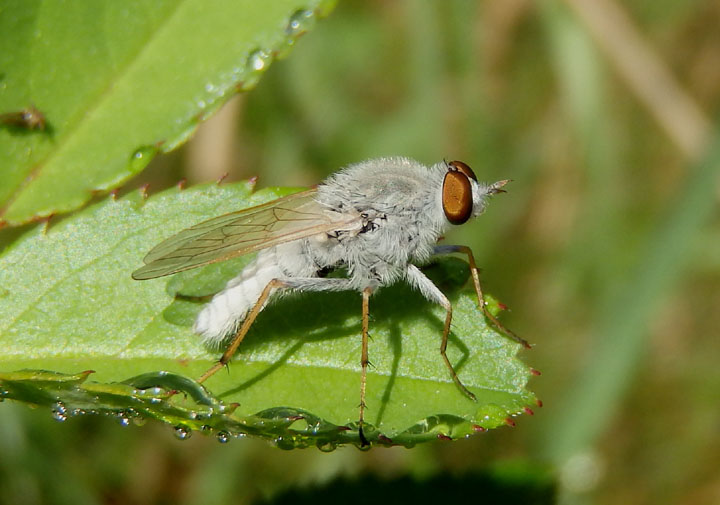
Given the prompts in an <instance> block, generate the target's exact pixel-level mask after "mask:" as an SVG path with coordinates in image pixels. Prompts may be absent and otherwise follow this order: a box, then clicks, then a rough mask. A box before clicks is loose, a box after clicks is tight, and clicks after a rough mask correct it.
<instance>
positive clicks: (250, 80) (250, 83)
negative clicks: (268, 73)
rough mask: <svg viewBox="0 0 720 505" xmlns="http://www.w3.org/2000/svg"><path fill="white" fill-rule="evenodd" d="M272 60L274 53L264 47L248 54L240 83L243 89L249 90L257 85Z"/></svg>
mask: <svg viewBox="0 0 720 505" xmlns="http://www.w3.org/2000/svg"><path fill="white" fill-rule="evenodd" d="M271 62H272V54H271V53H270V52H269V51H266V50H264V49H257V50H255V51H253V52H251V53H250V54H249V55H248V58H247V62H246V64H245V66H246V70H245V72H244V75H243V78H242V84H241V85H240V90H241V91H247V90H250V89H252V88H254V87H255V85H256V84H257V83H258V81H259V80H260V76H261V75H262V73H263V72H265V70H267V68H268V66H270V63H271Z"/></svg>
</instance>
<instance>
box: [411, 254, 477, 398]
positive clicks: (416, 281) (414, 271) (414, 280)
mask: <svg viewBox="0 0 720 505" xmlns="http://www.w3.org/2000/svg"><path fill="white" fill-rule="evenodd" d="M406 278H407V281H408V282H409V283H410V284H412V285H413V286H415V287H416V288H418V289H419V290H420V292H421V293H422V294H423V296H425V298H427V299H428V300H430V301H432V302H435V303H437V304H439V305H442V307H443V308H444V309H445V326H444V327H443V335H442V343H441V344H440V355H441V356H442V358H443V361H444V362H445V366H447V368H448V370H449V371H450V376H451V377H452V380H453V382H455V384H456V385H457V387H458V388H460V391H462V392H463V394H465V396H467V397H468V398H470V399H471V400H473V401H477V398H476V397H475V395H474V394H473V393H472V392H471V391H470V390H469V389H468V388H466V387H465V385H464V384H463V383H462V382H461V381H460V378H459V377H458V375H457V372H455V368H453V366H452V363H450V360H449V359H448V357H447V353H446V350H447V343H448V336H449V335H450V324H451V323H452V305H451V304H450V300H448V299H447V297H446V296H445V295H444V294H443V293H442V291H440V289H438V287H437V286H436V285H435V284H433V282H432V281H431V280H430V279H428V278H427V277H426V276H425V274H423V273H422V272H421V271H420V269H419V268H418V267H416V266H415V265H412V264H411V265H408V268H407V271H406Z"/></svg>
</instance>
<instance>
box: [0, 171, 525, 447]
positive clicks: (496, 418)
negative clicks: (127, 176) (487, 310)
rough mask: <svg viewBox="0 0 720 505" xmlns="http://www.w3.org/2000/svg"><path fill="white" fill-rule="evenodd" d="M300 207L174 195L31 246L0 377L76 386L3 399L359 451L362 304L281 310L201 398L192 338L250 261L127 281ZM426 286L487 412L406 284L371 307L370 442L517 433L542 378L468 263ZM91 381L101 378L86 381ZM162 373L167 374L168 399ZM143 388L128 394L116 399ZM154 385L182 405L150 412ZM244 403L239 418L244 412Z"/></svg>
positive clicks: (10, 260) (319, 300) (0, 339)
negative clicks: (265, 208)
mask: <svg viewBox="0 0 720 505" xmlns="http://www.w3.org/2000/svg"><path fill="white" fill-rule="evenodd" d="M291 191H293V190H288V189H285V190H262V191H259V192H257V193H254V194H253V193H252V187H251V185H250V184H249V183H245V184H232V185H203V186H196V187H193V188H191V189H187V190H179V189H175V188H174V189H170V190H167V191H165V192H162V193H159V194H157V195H155V196H153V197H152V198H150V199H148V200H147V201H145V200H144V199H143V197H142V195H141V194H140V193H139V192H136V193H132V194H130V195H127V196H126V197H124V198H122V199H119V200H112V199H109V200H107V201H104V202H101V203H98V204H96V205H94V206H92V207H89V208H87V209H85V210H83V211H81V212H79V213H77V214H75V215H73V216H72V217H68V218H66V219H64V220H61V221H60V222H59V223H56V224H53V225H52V226H50V227H49V229H46V228H45V227H43V226H39V227H37V228H36V229H34V230H33V231H31V232H28V233H27V234H26V235H24V236H23V237H21V238H20V239H19V240H17V241H16V242H15V243H14V244H13V245H12V246H10V247H9V248H8V249H7V250H6V251H5V253H4V254H3V256H2V257H0V287H1V288H0V289H1V291H0V297H1V300H2V303H1V304H0V370H5V371H7V372H8V373H9V372H12V371H15V370H20V369H25V368H29V369H45V370H53V371H55V372H62V373H64V374H70V375H71V377H70V378H69V379H67V378H64V379H62V380H60V381H55V382H53V384H54V386H53V388H54V389H52V390H51V391H48V388H47V380H44V379H43V380H44V382H43V381H40V383H41V384H40V386H37V384H36V382H37V381H36V379H34V378H33V377H37V376H42V377H45V376H44V375H42V374H40V373H39V372H23V373H25V374H26V375H22V374H21V377H20V378H18V376H16V375H13V374H12V373H10V374H9V375H8V374H4V375H2V376H0V383H1V384H2V389H4V390H5V391H6V392H7V394H6V397H9V398H16V399H21V400H24V401H28V402H31V403H39V404H45V405H54V404H56V403H58V402H60V403H61V404H63V405H64V406H63V409H65V410H66V411H69V412H72V411H74V410H78V411H81V412H86V411H88V410H92V411H99V412H105V413H113V414H114V415H118V416H120V417H123V416H125V415H126V414H127V413H128V412H131V416H132V417H140V418H146V417H152V418H156V419H161V420H163V421H166V422H170V423H173V424H181V425H182V426H183V428H182V429H181V432H182V431H183V430H195V429H201V428H202V427H206V429H211V430H217V431H222V432H223V433H225V432H227V433H230V434H240V433H254V434H257V435H260V436H265V437H268V438H273V439H274V440H279V443H281V445H284V446H302V445H307V444H308V443H316V442H317V443H321V444H326V443H332V444H336V443H343V442H349V441H354V440H357V432H356V431H351V430H347V429H344V428H340V427H343V426H352V425H353V423H355V422H356V421H357V417H358V404H359V401H360V396H359V386H360V345H361V342H360V310H361V297H360V295H359V294H358V293H354V292H347V293H314V294H296V295H293V296H286V297H283V298H281V299H279V300H276V301H275V302H274V303H273V304H271V305H270V306H268V307H267V308H266V309H265V310H264V311H263V312H262V313H261V315H260V317H259V318H258V320H257V322H256V323H255V325H254V326H253V328H252V329H251V331H250V332H249V334H248V336H247V338H246V339H245V341H244V342H243V344H242V346H241V347H240V352H239V354H238V355H237V356H236V358H235V360H234V361H233V362H232V363H231V365H230V367H229V370H228V371H227V372H225V371H220V372H218V373H217V374H215V375H214V376H212V377H211V378H210V379H208V380H207V381H206V382H205V384H204V387H206V388H207V390H205V389H204V388H203V387H201V386H199V385H197V384H196V383H194V382H193V381H188V380H187V378H196V377H199V376H200V375H201V374H202V373H203V372H204V371H205V370H206V369H208V368H209V367H210V366H211V365H212V364H213V363H214V362H215V360H216V359H217V358H218V354H217V353H216V352H212V351H209V350H207V349H205V348H203V346H202V345H201V344H200V340H199V339H198V338H197V337H196V336H195V335H194V334H193V332H192V330H191V328H190V326H191V324H192V321H193V318H194V315H195V314H196V313H197V311H198V310H199V308H200V307H201V303H202V301H201V300H200V299H198V297H202V296H205V295H207V294H209V293H212V292H213V291H215V290H217V289H218V288H219V287H221V286H222V285H223V283H224V282H225V280H227V279H228V278H229V277H232V276H234V275H236V274H237V272H238V271H239V270H240V269H241V268H242V266H243V265H244V264H245V263H246V262H247V261H249V260H250V259H251V258H250V257H241V258H237V259H235V260H232V261H228V262H224V263H219V264H214V265H209V266H208V267H204V268H201V269H196V270H191V271H188V272H183V273H181V274H178V275H176V276H172V277H166V278H159V279H153V280H149V281H142V282H140V281H134V280H132V279H131V277H130V273H131V272H132V271H133V270H134V269H135V268H137V267H138V266H140V265H141V264H142V263H141V260H142V257H143V256H144V254H145V252H146V251H147V250H149V249H150V248H151V247H152V246H154V245H155V244H156V243H158V242H159V241H161V240H162V239H164V238H167V237H168V236H170V235H172V234H174V233H176V232H178V231H180V230H181V229H184V228H186V227H188V226H190V225H192V224H195V223H197V222H199V221H202V220H204V219H207V218H209V217H213V216H216V215H220V214H222V213H226V212H230V211H233V210H238V209H240V208H244V207H247V206H252V205H257V204H260V203H263V202H265V201H269V200H272V199H275V198H277V197H279V196H282V195H284V194H288V193H289V192H291ZM426 272H427V273H428V275H430V276H431V278H433V279H434V281H435V282H436V283H437V284H438V286H439V287H440V288H441V289H443V291H444V292H446V293H447V294H448V296H449V298H450V299H451V301H453V304H454V307H455V312H454V320H453V332H452V334H451V338H450V343H449V346H448V355H449V357H450V360H451V361H452V362H453V364H454V365H455V367H456V369H457V371H458V373H459V376H460V378H461V380H462V381H463V382H464V384H465V385H466V386H467V387H468V388H469V389H470V390H471V391H473V392H474V393H475V394H476V395H477V398H478V401H477V402H473V401H471V400H469V399H468V398H467V397H466V396H464V395H463V394H462V393H461V392H460V390H459V389H458V388H457V386H456V385H455V384H454V383H453V382H452V380H451V378H450V375H449V373H448V370H447V369H446V367H445V365H444V363H443V361H442V359H441V357H440V354H439V352H438V348H439V344H440V336H441V334H442V327H443V321H444V312H443V310H442V309H441V308H439V307H436V306H434V305H432V304H430V303H428V302H426V301H425V300H424V299H423V298H422V297H421V296H420V295H419V294H418V293H416V292H413V291H412V290H411V289H410V288H409V287H407V286H406V285H404V284H398V285H394V286H391V287H388V288H385V289H383V290H381V291H380V292H379V293H378V294H377V295H376V296H373V298H372V299H371V301H370V311H371V316H372V320H371V329H370V332H371V336H372V339H371V341H370V360H371V362H372V363H373V366H372V367H370V368H369V371H368V384H367V405H368V410H367V411H366V420H367V421H368V423H369V424H370V426H368V428H367V435H368V438H370V439H371V440H374V441H381V442H384V443H391V442H389V441H388V438H389V439H392V442H393V443H403V444H408V445H410V444H413V443H415V442H418V441H422V440H428V439H432V438H435V437H437V436H450V437H452V438H458V437H463V436H466V435H470V434H472V433H474V432H477V431H483V430H484V429H490V428H495V427H497V426H501V425H504V424H506V423H509V418H510V417H511V416H514V415H517V414H520V413H522V412H523V411H526V412H527V410H526V408H527V407H528V406H529V405H534V404H535V403H536V399H535V396H534V395H533V393H531V392H529V391H528V390H526V389H525V386H526V383H527V381H528V378H529V376H530V375H531V373H532V370H531V369H530V368H529V367H527V366H526V365H525V364H523V363H522V362H520V361H519V360H518V359H517V357H516V354H517V352H518V350H519V348H520V345H519V344H517V343H516V342H514V341H511V340H509V339H508V338H506V337H504V336H502V335H500V334H498V333H497V332H496V331H494V330H493V329H491V328H489V327H488V326H487V324H486V322H485V319H484V317H483V316H482V313H481V312H480V311H479V310H478V308H477V305H476V303H477V302H476V300H475V298H474V293H472V292H470V291H467V290H466V289H464V288H463V286H464V285H466V284H467V279H468V269H467V265H466V264H465V262H463V261H461V260H459V259H454V258H448V259H445V260H444V261H440V262H438V263H436V264H434V265H431V266H430V267H429V268H427V269H426ZM497 307H498V306H497V303H495V304H494V310H497ZM83 370H94V371H95V373H94V374H93V375H92V376H91V378H90V380H86V381H80V380H78V377H80V376H78V375H77V374H78V373H79V372H80V371H83ZM161 370H162V371H166V372H170V373H171V374H172V375H170V377H173V379H172V380H171V381H170V383H168V382H167V379H162V377H167V374H160V373H159V372H158V371H161ZM28 374H29V375H28ZM38 374H39V375H38ZM143 374H145V375H144V378H143V379H142V380H139V379H137V378H136V379H133V380H131V381H130V382H131V386H123V387H124V388H125V389H123V390H121V391H119V390H118V388H119V386H117V385H113V383H114V382H120V381H125V380H126V379H128V378H132V377H135V376H143ZM147 374H150V375H147ZM175 374H177V375H175ZM148 377H149V379H148ZM82 379H85V377H84V376H83V377H82ZM3 381H4V382H3ZM138 381H140V382H138ZM17 384H20V386H18V385H17ZM58 384H60V385H58ZM152 385H157V386H160V387H162V388H165V390H166V392H167V390H173V389H175V390H180V391H183V392H185V393H186V394H185V395H180V394H177V395H172V396H169V397H168V395H167V394H161V393H159V392H155V393H152V395H154V396H153V398H156V400H157V401H156V402H155V403H152V402H148V401H144V400H143V399H144V398H145V399H146V397H147V394H146V393H144V392H142V389H143V388H146V387H149V386H152ZM18 388H19V389H18ZM33 388H36V389H37V388H39V390H41V391H43V390H44V391H45V392H46V393H47V394H46V395H45V396H42V395H41V397H42V398H44V400H43V401H40V400H38V399H37V398H36V395H35V396H34V395H33V394H29V393H28V391H30V390H32V389H33ZM88 388H89V389H88ZM103 388H105V389H107V388H110V389H112V390H113V391H114V393H113V394H114V396H113V397H112V398H113V400H112V401H110V402H108V401H106V400H105V399H104V397H102V396H100V395H99V394H98V393H97V390H98V389H101V390H105V389H103ZM120 389H122V388H120ZM18 390H19V391H20V393H17V391H18ZM23 392H24V393H23ZM93 403H94V405H93ZM141 403H142V405H140V404H141ZM233 403H238V404H239V406H237V408H236V409H235V410H232V408H230V405H231V404H233ZM178 409H179V410H178ZM208 409H209V411H208ZM168 410H170V411H172V415H171V414H168V412H167V411H168ZM198 415H199V416H200V417H201V418H202V419H198ZM258 423H259V424H258ZM298 423H300V424H302V427H298ZM258 426H260V428H258ZM262 426H267V427H272V430H271V429H269V428H268V429H267V430H263V429H262ZM328 433H329V434H330V435H328Z"/></svg>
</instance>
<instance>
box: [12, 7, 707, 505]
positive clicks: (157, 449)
mask: <svg viewBox="0 0 720 505" xmlns="http://www.w3.org/2000/svg"><path fill="white" fill-rule="evenodd" d="M719 63H720V4H718V3H717V2H713V1H709V0H691V1H685V2H673V1H668V0H657V1H654V2H646V1H640V0H630V1H625V2H622V3H620V2H617V1H611V0H594V1H593V0H566V1H564V2H559V1H550V0H547V1H532V0H505V1H502V2H498V1H484V2H472V1H470V0H452V1H451V0H436V1H417V0H416V1H410V0H405V1H392V2H382V1H362V0H343V1H341V2H340V3H339V4H338V6H337V8H336V9H335V11H334V12H333V13H332V14H331V15H330V17H329V18H327V19H326V20H324V21H322V22H320V23H319V24H318V26H317V27H316V28H315V29H314V30H312V31H311V32H310V33H309V34H308V35H306V36H305V37H304V38H303V39H302V41H301V42H300V43H299V44H298V47H297V48H296V49H295V50H294V51H293V53H292V54H291V55H290V57H289V58H288V59H287V60H285V61H280V62H276V63H274V64H273V65H272V66H271V68H270V69H269V71H268V72H267V74H266V75H265V76H264V78H263V79H262V80H261V82H260V84H259V85H258V86H257V88H256V89H254V90H253V91H251V92H250V93H247V94H244V95H240V96H237V97H235V98H233V99H232V100H231V101H230V102H229V103H228V104H226V105H225V106H224V108H223V109H222V110H220V112H219V113H218V114H217V115H215V116H214V117H213V118H212V119H211V120H209V121H208V122H206V123H204V124H203V125H202V126H201V128H200V129H199V130H198V132H197V133H196V135H195V136H194V138H193V139H192V140H191V141H190V142H189V143H187V144H186V145H184V146H183V147H182V148H180V149H179V150H177V151H174V152H172V153H170V154H168V155H164V156H161V157H159V158H157V159H155V160H154V161H153V163H152V164H151V166H150V167H148V169H147V170H146V171H145V172H144V173H143V174H142V175H140V176H139V177H137V178H136V179H134V180H133V181H131V182H130V183H129V184H128V185H127V186H126V188H128V189H131V188H137V187H138V186H140V185H142V184H145V183H148V182H149V183H150V184H151V186H150V188H151V190H159V189H162V188H164V187H167V186H170V185H173V184H175V183H177V181H178V180H179V179H181V178H187V179H188V181H189V183H194V182H199V181H207V180H213V179H217V178H218V177H220V176H221V175H222V174H223V173H228V174H229V176H228V177H229V178H230V179H231V180H240V179H245V178H248V177H251V176H256V175H257V176H258V177H259V183H258V184H259V186H260V187H264V186H297V185H310V184H314V183H317V182H319V181H320V180H322V179H323V178H324V177H325V176H326V175H327V174H329V173H331V172H333V171H334V170H336V169H337V168H339V167H341V166H343V165H345V164H348V163H352V162H356V161H359V160H362V159H366V158H369V157H376V156H388V155H404V156H410V157H414V158H416V159H418V160H420V161H422V162H425V163H433V162H435V161H438V160H440V159H442V158H443V157H444V158H447V159H461V160H464V161H466V162H467V163H468V164H470V165H471V166H472V167H473V168H474V169H475V172H476V173H477V174H478V176H479V178H480V179H483V180H486V181H495V180H498V179H506V178H510V179H513V181H514V182H513V183H512V184H511V185H509V186H508V191H509V192H508V194H507V195H504V196H502V197H499V198H497V199H495V200H493V202H492V205H491V206H490V207H489V209H488V211H487V213H486V214H485V215H484V216H483V217H482V218H480V219H479V220H477V221H476V222H474V223H473V224H471V225H468V226H465V227H462V228H461V229H458V230H457V231H456V232H453V234H452V236H449V237H448V241H451V242H454V243H464V244H467V245H470V246H471V247H472V248H473V250H474V251H475V255H476V258H477V260H478V263H479V265H481V266H482V268H483V276H484V281H485V289H486V290H487V291H488V292H490V293H493V294H494V295H495V296H497V297H498V298H499V299H500V300H502V301H503V302H504V303H506V304H507V305H509V306H510V307H511V309H512V310H511V311H510V312H506V313H505V314H504V316H503V321H504V322H505V323H506V324H507V325H508V326H509V327H510V328H513V329H514V330H515V331H516V332H517V333H518V334H520V335H522V336H524V337H525V338H527V339H529V340H530V341H531V342H533V343H535V348H534V349H533V350H531V351H526V352H524V356H523V359H524V360H525V361H527V362H528V363H530V364H531V365H532V366H534V367H535V368H537V369H539V370H540V371H542V373H543V375H542V376H541V377H539V378H537V379H535V380H533V381H532V382H531V384H530V388H531V389H532V390H534V391H536V392H537V393H538V396H539V397H540V398H542V400H543V402H544V405H545V406H544V407H543V408H542V409H537V411H536V415H535V416H534V417H532V418H531V417H527V416H526V417H522V418H520V419H518V426H517V427H516V428H514V429H510V428H507V429H499V430H494V431H493V432H490V433H487V434H484V435H482V436H477V437H475V438H473V439H471V440H468V441H462V442H454V443H436V444H430V445H426V446H422V447H417V448H415V449H412V450H408V449H403V448H392V449H374V450H372V451H369V452H361V451H358V450H357V449H355V448H353V447H346V448H342V449H338V450H337V451H335V452H333V453H329V454H325V453H320V452H319V451H315V450H305V451H294V452H282V451H280V450H278V449H275V448H273V447H271V446H269V445H267V444H265V443H262V442H258V441H253V440H233V441H232V442H231V443H230V444H227V445H221V444H218V443H217V441H216V440H215V439H214V438H210V437H203V436H199V435H195V436H194V437H192V438H191V439H189V440H187V441H183V442H180V441H178V440H175V439H174V438H173V436H172V434H171V430H170V429H168V428H166V427H161V426H156V425H153V424H152V423H148V424H147V425H145V426H142V427H136V426H133V427H129V428H121V427H119V426H118V425H117V423H115V422H114V421H112V420H109V419H94V418H77V419H70V420H68V421H67V422H65V423H62V424H60V423H57V422H54V421H53V420H52V419H51V417H50V414H49V413H48V412H47V411H31V410H29V409H28V408H27V407H25V406H21V405H11V404H4V405H2V407H1V408H0V502H3V503H16V504H19V503H28V504H30V503H44V502H56V503H131V504H135V503H137V504H145V503H208V504H209V503H228V502H239V503H257V502H259V501H263V500H273V499H276V500H279V501H289V500H290V499H292V501H293V502H295V503H297V502H298V501H302V497H301V493H303V492H305V493H310V492H312V490H315V491H316V492H317V493H318V494H317V495H315V497H314V498H313V501H316V502H317V501H324V500H323V497H324V498H325V499H327V500H333V501H339V500H351V499H358V498H359V499H365V500H367V501H376V500H379V499H380V498H379V497H382V496H385V497H387V498H388V499H389V498H393V499H394V500H398V499H400V498H398V497H396V496H395V495H392V494H390V493H389V492H388V494H384V495H383V494H378V493H376V492H375V491H377V490H378V489H385V488H383V486H388V489H391V488H393V483H395V489H396V490H397V489H412V488H413V486H415V488H414V489H415V491H414V492H412V491H407V493H406V494H401V495H399V496H400V497H405V498H407V499H412V500H413V501H430V500H431V499H432V500H435V501H437V500H443V499H444V500H450V501H453V497H454V496H455V495H454V494H453V493H452V491H449V490H447V489H446V487H447V485H448V483H450V484H451V486H450V489H467V490H468V493H471V494H470V495H469V496H468V498H467V499H471V500H473V501H479V502H483V497H484V498H485V501H486V502H493V499H492V497H493V495H492V494H488V491H487V490H488V489H489V487H488V485H487V483H486V480H487V479H490V478H492V479H494V480H493V482H495V483H496V484H497V482H520V483H521V484H522V485H523V486H525V487H526V488H527V489H537V490H539V491H538V492H536V493H533V492H529V493H530V495H529V496H533V497H534V498H533V499H535V500H537V501H538V502H540V503H547V501H543V499H544V498H542V497H546V496H548V495H549V494H550V493H551V491H549V490H551V488H552V486H557V494H558V500H559V501H561V502H563V503H598V504H611V503H653V504H665V503H667V504H670V503H674V504H675V503H693V504H695V503H708V504H709V503H720V472H719V471H718V470H719V469H720V411H719V409H718V391H720V367H718V366H717V361H718V357H719V356H720V353H719V352H718V351H720V340H718V338H717V337H718V328H720V314H719V313H718V311H717V310H716V307H718V306H719V305H720V289H718V288H720V233H719V232H720V218H719V215H718V206H717V202H718V197H719V196H720V191H719V187H720V186H718V177H717V174H718V167H720V162H719V160H720V155H718V151H720V149H719V148H718V142H717V140H713V134H712V130H713V129H714V126H713V123H717V119H716V118H717V112H718V109H719V106H720V64H719ZM148 245H149V246H150V245H152V244H148ZM406 338H411V336H406ZM360 478H364V479H368V480H366V481H359V482H365V485H361V486H358V485H357V483H358V481H356V480H354V479H360ZM336 479H344V480H341V481H339V482H341V483H344V484H343V486H344V487H343V486H338V484H337V482H338V481H336ZM332 482H335V484H331V483H332ZM413 483H414V484H413ZM428 483H435V484H437V485H434V484H433V485H429V484H428ZM441 483H445V487H443V485H442V484H441ZM324 486H328V487H327V488H324ZM423 486H424V487H423ZM510 487H512V486H510ZM323 489H324V490H325V491H323ZM338 489H344V490H345V491H344V493H345V494H344V495H343V491H338ZM373 489H374V490H375V491H371V490H373ZM349 490H351V491H349ZM418 490H421V491H422V490H424V491H422V492H418ZM431 490H436V491H438V490H444V491H443V492H442V493H439V494H440V497H437V498H436V496H435V495H434V494H433V493H432V492H431ZM348 492H350V493H351V496H348ZM288 493H289V494H288ZM293 493H294V494H293ZM299 493H300V494H299ZM502 496H505V498H504V499H503V503H508V498H507V496H508V495H502ZM512 496H515V497H516V498H518V501H520V495H512ZM318 497H319V498H318ZM539 497H540V498H539ZM533 499H523V500H522V501H523V503H532V502H533ZM511 502H512V501H511Z"/></svg>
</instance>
